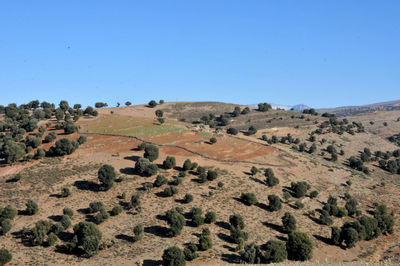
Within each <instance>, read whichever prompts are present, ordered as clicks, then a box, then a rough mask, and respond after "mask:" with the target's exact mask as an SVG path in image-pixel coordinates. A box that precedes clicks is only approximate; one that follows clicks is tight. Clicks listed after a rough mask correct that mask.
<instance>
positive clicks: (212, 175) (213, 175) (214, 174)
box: [207, 170, 218, 181]
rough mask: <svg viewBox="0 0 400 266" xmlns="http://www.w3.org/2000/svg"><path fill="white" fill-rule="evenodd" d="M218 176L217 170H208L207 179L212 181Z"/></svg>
mask: <svg viewBox="0 0 400 266" xmlns="http://www.w3.org/2000/svg"><path fill="white" fill-rule="evenodd" d="M217 177H218V172H217V171H214V170H208V172H207V179H208V180H210V181H212V180H215V179H217Z"/></svg>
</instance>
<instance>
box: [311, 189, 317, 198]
mask: <svg viewBox="0 0 400 266" xmlns="http://www.w3.org/2000/svg"><path fill="white" fill-rule="evenodd" d="M317 196H318V191H316V190H314V191H312V192H311V193H310V198H311V199H313V198H316V197H317Z"/></svg>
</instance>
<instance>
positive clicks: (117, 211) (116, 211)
mask: <svg viewBox="0 0 400 266" xmlns="http://www.w3.org/2000/svg"><path fill="white" fill-rule="evenodd" d="M122 211H123V209H122V207H121V206H120V205H117V206H114V208H112V210H111V215H112V216H117V215H118V214H120V213H121V212H122Z"/></svg>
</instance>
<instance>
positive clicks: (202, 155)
mask: <svg viewBox="0 0 400 266" xmlns="http://www.w3.org/2000/svg"><path fill="white" fill-rule="evenodd" d="M80 134H82V135H101V136H112V137H122V138H133V139H136V140H139V141H142V142H144V143H148V144H153V145H156V146H159V147H172V148H178V149H182V150H184V151H187V152H189V153H192V154H194V155H197V156H200V157H202V158H205V159H209V160H214V161H217V162H222V163H248V164H255V165H261V166H270V167H294V166H296V164H295V163H294V162H292V161H289V160H288V159H286V158H285V157H284V155H283V153H286V152H284V151H282V150H279V151H280V152H281V154H279V158H280V159H281V160H282V161H284V162H286V163H284V164H270V163H259V162H253V161H246V160H224V159H218V158H215V157H210V156H208V155H205V154H202V153H199V152H196V151H192V150H190V149H188V148H186V147H182V146H179V145H174V144H159V143H155V142H151V141H148V140H145V139H142V138H139V137H136V136H127V135H118V134H107V133H91V132H85V133H80ZM241 140H244V141H248V142H252V143H255V144H258V145H263V146H268V145H266V144H263V143H258V142H255V141H251V140H246V139H241Z"/></svg>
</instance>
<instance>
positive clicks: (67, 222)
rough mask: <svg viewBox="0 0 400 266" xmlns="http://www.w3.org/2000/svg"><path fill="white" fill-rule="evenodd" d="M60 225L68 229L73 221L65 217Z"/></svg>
mask: <svg viewBox="0 0 400 266" xmlns="http://www.w3.org/2000/svg"><path fill="white" fill-rule="evenodd" d="M60 224H61V225H62V227H63V228H64V229H68V228H69V227H70V226H71V219H70V218H69V216H68V215H63V216H62V217H61V220H60Z"/></svg>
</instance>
